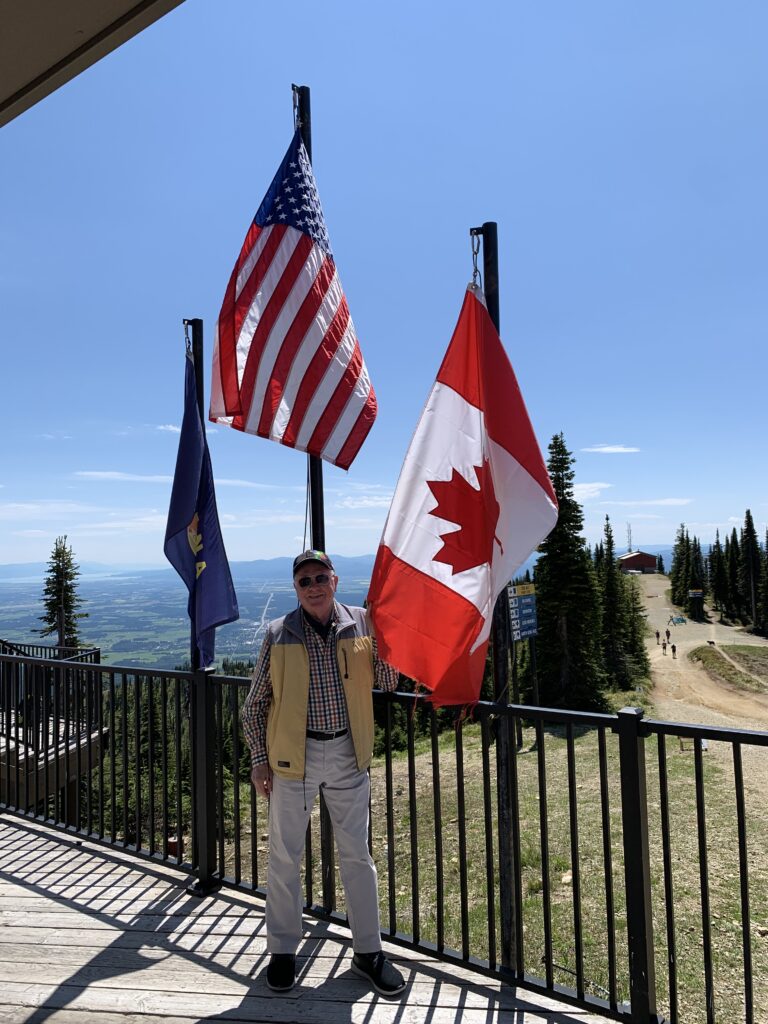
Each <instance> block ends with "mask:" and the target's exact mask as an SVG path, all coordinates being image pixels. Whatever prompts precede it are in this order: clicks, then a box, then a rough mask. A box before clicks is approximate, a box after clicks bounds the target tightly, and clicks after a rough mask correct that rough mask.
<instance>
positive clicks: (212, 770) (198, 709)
mask: <svg viewBox="0 0 768 1024" xmlns="http://www.w3.org/2000/svg"><path fill="white" fill-rule="evenodd" d="M184 327H185V328H186V327H191V328H192V362H193V363H194V366H195V385H196V389H197V408H198V410H199V411H200V422H201V423H202V424H203V430H205V413H204V406H205V399H204V387H203V321H202V320H201V319H200V318H199V317H195V318H194V319H192V320H185V321H184ZM190 629H191V639H190V660H191V663H192V672H193V673H194V684H193V687H194V700H193V704H192V714H193V716H194V717H193V723H192V734H193V737H194V740H193V742H194V755H195V756H194V771H195V828H194V842H195V847H196V849H195V851H193V858H192V860H193V863H195V861H196V863H197V878H196V879H195V881H194V882H192V883H191V884H190V885H188V886H187V892H188V893H190V895H192V896H207V895H208V894H209V893H212V892H215V891H216V890H217V889H220V888H221V881H220V880H219V879H217V878H215V877H214V876H215V872H216V757H215V743H216V737H215V728H216V700H215V698H216V695H215V693H214V690H213V687H212V686H209V685H208V679H207V676H206V673H205V671H204V669H202V668H201V667H200V653H199V651H198V647H197V637H196V636H195V624H194V622H191V623H190ZM195 853H196V857H195Z"/></svg>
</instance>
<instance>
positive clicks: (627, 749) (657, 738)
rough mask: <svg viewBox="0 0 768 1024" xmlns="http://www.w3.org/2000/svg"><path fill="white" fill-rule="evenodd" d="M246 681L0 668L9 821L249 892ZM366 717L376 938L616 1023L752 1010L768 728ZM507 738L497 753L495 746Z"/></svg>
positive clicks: (765, 966)
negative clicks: (24, 820)
mask: <svg viewBox="0 0 768 1024" xmlns="http://www.w3.org/2000/svg"><path fill="white" fill-rule="evenodd" d="M247 688H248V681H247V680H245V679H235V678H228V677H222V676H215V675H206V674H205V673H203V672H198V673H184V672H157V671H151V672H144V671H139V670H137V669H126V668H119V667H113V666H102V665H93V664H91V665H87V664H73V663H71V662H69V663H65V664H63V663H61V662H60V661H58V662H57V661H55V660H39V659H33V658H29V657H21V656H18V655H0V709H2V719H1V720H0V722H1V724H0V809H2V810H6V811H13V812H15V813H18V814H22V815H26V816H30V817H34V818H35V819H37V820H39V821H42V822H45V823H47V824H50V825H53V826H56V827H63V828H68V829H70V830H75V831H77V832H79V833H82V834H83V835H87V836H89V837H91V838H92V839H95V840H98V841H101V842H104V843H107V844H110V845H117V846H120V847H121V848H125V849H128V850H130V851H132V852H135V853H136V854H139V855H142V856H147V857H151V858H155V859H161V860H165V861H168V862H170V863H173V864H176V865H178V866H181V867H183V868H184V869H186V870H188V871H190V872H194V873H195V874H196V876H197V881H196V885H195V891H198V892H208V891H210V890H211V889H213V888H216V887H217V886H219V885H222V884H223V885H227V886H236V887H240V888H243V889H247V890H248V891H251V892H257V893H261V894H262V895H263V894H264V891H265V885H266V875H267V867H268V865H267V847H268V818H267V808H266V804H265V803H264V802H263V801H260V800H257V798H256V797H255V795H254V792H253V789H252V787H251V786H250V782H249V771H250V765H249V758H248V751H247V748H246V747H245V745H244V743H243V738H242V732H241V729H240V712H241V709H242V703H243V700H244V698H245V695H246V693H247ZM20 694H23V695H24V700H23V701H22V707H21V709H20V706H19V695H20ZM374 705H375V711H376V719H377V723H378V730H379V736H378V740H377V743H378V747H379V748H380V750H381V751H382V753H381V756H379V757H377V758H376V759H375V761H374V764H373V766H372V768H371V782H372V796H371V801H372V814H371V835H370V843H371V849H372V851H373V855H374V858H375V860H376V862H377V866H378V869H379V886H380V898H381V914H382V934H383V935H384V936H385V937H386V938H388V939H389V940H390V941H393V942H395V943H400V944H403V945H407V946H408V947H410V948H413V949H416V950H422V951H424V952H426V953H429V954H430V955H436V956H438V957H440V958H442V959H443V960H445V961H446V962H448V963H454V964H457V965H461V966H463V967H469V968H471V969H474V970H477V971H479V972H482V973H485V974H489V975H493V976H496V977H499V978H501V979H503V980H504V981H507V982H510V983H513V984H516V985H518V986H521V987H524V988H529V989H533V990H535V991H538V992H541V993H544V994H548V995H551V996H553V997H556V998H560V999H565V1000H566V1001H570V1002H571V1003H574V1004H576V1005H579V1006H583V1007H587V1008H589V1009H591V1010H592V1011H593V1012H598V1013H602V1014H603V1015H605V1016H606V1017H611V1018H614V1019H619V1020H626V1021H632V1022H643V1024H650V1022H653V1021H660V1020H662V1019H666V1020H669V1021H670V1022H673V1024H694V1022H695V1024H699V1022H704V1021H706V1022H707V1024H722V1022H725V1021H728V1022H729V1024H730V1022H733V1021H743V1022H744V1024H755V1021H757V1020H759V1019H761V1018H759V1016H756V1014H758V1013H759V1012H760V1007H765V1006H766V1005H768V958H767V957H766V953H765V952H764V939H763V940H762V941H760V942H759V944H756V939H755V930H756V927H757V925H756V923H755V922H753V920H752V918H751V916H750V915H751V913H752V910H751V909H750V908H759V911H758V913H763V912H764V908H765V906H766V905H768V872H766V871H765V870H764V868H765V862H764V857H765V856H768V855H766V854H764V852H763V851H764V850H766V849H768V816H767V815H766V813H765V810H764V796H763V786H762V782H761V780H762V779H763V778H764V777H765V771H766V768H767V767H768V752H767V751H766V749H765V748H766V747H768V733H759V732H751V731H746V730H725V729H719V728H715V727H708V726H693V725H680V724H675V723H669V722H657V721H646V720H645V719H644V718H643V715H642V712H639V711H637V710H636V709H632V708H625V709H624V710H622V711H621V712H619V713H618V714H617V715H597V714H584V713H579V712H569V711H563V710H557V709H550V708H532V707H523V706H518V705H503V704H494V703H480V704H479V705H477V707H476V708H475V709H474V712H473V714H472V716H471V718H469V719H462V718H451V715H450V713H449V712H447V711H446V710H441V711H435V710H433V709H431V708H430V707H429V706H428V705H427V704H425V702H424V700H423V699H422V698H420V697H418V696H414V695H412V694H401V693H398V694H382V693H378V692H377V693H375V694H374ZM28 721H30V722H32V726H31V728H30V729H29V730H28V731H27V725H26V723H27V722H28ZM502 730H505V731H506V733H507V736H508V737H511V738H512V740H513V742H511V743H510V757H509V759H508V761H506V760H501V759H497V758H496V757H495V756H494V748H495V746H496V745H497V738H498V736H499V735H500V733H501V732H502ZM516 736H519V742H514V738H515V737H516ZM398 747H401V748H402V749H399V750H398V749H396V748H398ZM499 765H502V767H501V768H499ZM500 771H501V772H503V773H504V775H505V777H504V778H503V779H502V778H500ZM500 823H501V824H500ZM327 842H328V839H327V836H325V835H324V834H323V833H322V830H321V827H320V822H319V815H318V813H317V811H316V812H315V814H314V815H313V817H312V820H311V822H310V827H309V829H308V833H307V841H306V857H305V866H304V876H303V881H304V893H305V902H306V906H307V908H308V910H309V911H310V912H311V913H314V914H316V915H318V916H321V917H325V918H331V919H334V920H338V921H342V922H343V921H344V920H345V906H344V894H343V891H341V889H338V891H337V885H336V880H335V874H334V873H332V872H331V873H329V872H328V864H329V852H328V848H327ZM507 853H511V863H512V871H511V874H510V877H509V881H508V882H504V883H502V881H501V880H502V879H503V877H504V874H503V872H501V871H500V867H499V865H500V861H501V859H502V856H507ZM329 874H330V877H329ZM502 884H503V886H504V887H503V889H502V888H501V885H502Z"/></svg>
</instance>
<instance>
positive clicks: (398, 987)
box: [352, 950, 405, 996]
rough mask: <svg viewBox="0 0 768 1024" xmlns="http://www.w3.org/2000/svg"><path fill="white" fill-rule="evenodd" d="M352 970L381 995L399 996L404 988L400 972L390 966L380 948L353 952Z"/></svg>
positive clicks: (403, 980)
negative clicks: (374, 950)
mask: <svg viewBox="0 0 768 1024" xmlns="http://www.w3.org/2000/svg"><path fill="white" fill-rule="evenodd" d="M352 970H353V971H354V972H355V974H359V975H360V977H361V978H367V979H368V981H370V983H371V984H372V985H373V987H374V988H375V989H376V991H377V992H379V993H381V995H383V996H399V995H400V993H401V992H402V991H403V989H404V988H405V979H404V978H403V976H402V974H401V973H400V971H398V970H397V968H395V967H393V966H392V964H391V963H390V962H389V960H387V958H386V957H385V956H384V953H383V951H382V950H379V951H378V953H355V954H354V955H353V957H352Z"/></svg>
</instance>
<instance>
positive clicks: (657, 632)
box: [656, 629, 661, 644]
mask: <svg viewBox="0 0 768 1024" xmlns="http://www.w3.org/2000/svg"><path fill="white" fill-rule="evenodd" d="M660 636H661V633H660V632H659V631H658V629H657V630H656V643H657V644H658V643H659V637H660Z"/></svg>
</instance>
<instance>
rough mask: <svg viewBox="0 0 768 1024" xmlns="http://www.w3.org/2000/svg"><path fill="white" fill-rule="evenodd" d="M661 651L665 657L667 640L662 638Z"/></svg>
mask: <svg viewBox="0 0 768 1024" xmlns="http://www.w3.org/2000/svg"><path fill="white" fill-rule="evenodd" d="M661 653H662V654H663V655H664V656H665V657H666V654H667V641H666V640H662V641H661Z"/></svg>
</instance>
